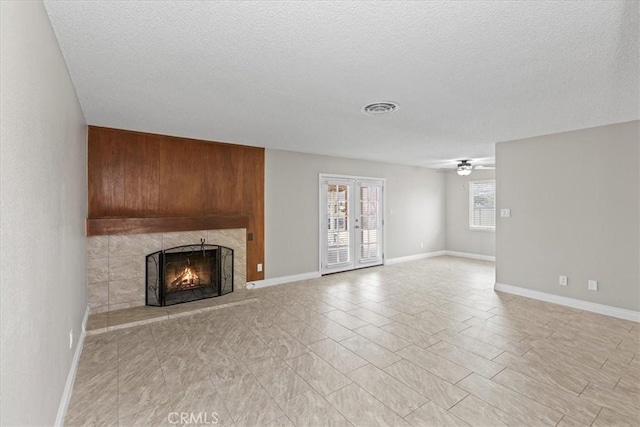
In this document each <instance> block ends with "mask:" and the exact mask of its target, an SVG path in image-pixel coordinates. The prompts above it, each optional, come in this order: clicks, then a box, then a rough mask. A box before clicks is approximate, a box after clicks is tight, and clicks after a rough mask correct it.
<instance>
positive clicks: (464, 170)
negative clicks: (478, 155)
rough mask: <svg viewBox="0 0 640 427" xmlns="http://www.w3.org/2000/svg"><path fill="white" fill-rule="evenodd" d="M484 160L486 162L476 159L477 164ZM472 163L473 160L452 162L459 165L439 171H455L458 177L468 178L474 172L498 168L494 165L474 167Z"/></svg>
mask: <svg viewBox="0 0 640 427" xmlns="http://www.w3.org/2000/svg"><path fill="white" fill-rule="evenodd" d="M482 160H484V159H476V160H475V161H476V162H477V161H482ZM472 161H473V160H472V159H464V160H462V159H461V160H455V161H452V162H457V164H456V165H455V166H451V167H444V168H440V169H439V170H441V171H449V170H455V171H456V173H457V174H458V175H460V176H467V175H469V174H470V173H471V172H472V171H473V170H482V169H495V168H496V167H495V166H494V165H473V164H471V162H472ZM454 164H455V163H454Z"/></svg>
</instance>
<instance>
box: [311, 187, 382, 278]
mask: <svg viewBox="0 0 640 427" xmlns="http://www.w3.org/2000/svg"><path fill="white" fill-rule="evenodd" d="M320 184H321V185H320V241H321V248H320V250H321V259H320V263H321V268H320V271H321V273H322V274H329V273H337V272H340V271H346V270H353V269H354V268H361V267H369V266H373V265H379V264H382V263H383V261H384V259H383V252H382V249H383V242H382V237H383V223H384V222H383V219H382V214H383V212H384V210H383V205H382V204H383V188H384V181H382V180H380V181H378V180H366V179H357V178H351V177H329V178H323V177H322V176H321V181H320Z"/></svg>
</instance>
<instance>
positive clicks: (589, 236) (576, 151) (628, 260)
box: [496, 121, 640, 310]
mask: <svg viewBox="0 0 640 427" xmlns="http://www.w3.org/2000/svg"><path fill="white" fill-rule="evenodd" d="M639 123H640V122H638V121H635V122H627V123H621V124H616V125H610V126H602V127H596V128H591V129H584V130H579V131H573V132H565V133H560V134H555V135H548V136H542V137H536V138H529V139H523V140H519V141H511V142H504V143H499V144H497V146H496V157H497V171H496V172H497V174H496V175H497V186H498V187H497V208H498V209H499V208H510V209H511V217H510V218H500V217H499V216H498V228H497V233H496V238H497V240H496V257H497V264H496V268H497V281H498V282H499V283H504V284H508V285H513V286H519V287H523V288H528V289H533V290H536V291H541V292H547V293H550V294H557V295H561V296H566V297H570V298H577V299H581V300H585V301H590V302H595V303H600V304H605V305H610V306H614V307H619V308H624V309H630V310H640V272H639V270H638V264H639V261H638V260H639V259H640V251H639V236H638V235H639V228H640V204H639V202H640V201H639V190H638V186H639V185H640V178H639V174H638V168H639V167H640V163H639V161H638V159H639V153H638V151H639V145H640V132H639ZM559 275H566V276H568V277H569V286H567V287H564V286H559V285H558V276H559ZM589 279H594V280H598V281H599V290H598V291H597V292H594V291H589V290H587V280H589Z"/></svg>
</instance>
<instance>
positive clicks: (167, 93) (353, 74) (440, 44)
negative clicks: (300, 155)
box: [45, 0, 640, 166]
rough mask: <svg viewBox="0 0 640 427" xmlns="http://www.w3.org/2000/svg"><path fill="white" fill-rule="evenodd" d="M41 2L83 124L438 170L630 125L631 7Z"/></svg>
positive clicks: (634, 83)
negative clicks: (377, 109)
mask: <svg viewBox="0 0 640 427" xmlns="http://www.w3.org/2000/svg"><path fill="white" fill-rule="evenodd" d="M45 3H46V7H47V10H48V12H49V15H50V18H51V21H52V23H53V27H54V29H55V32H56V35H57V37H58V40H59V42H60V46H61V49H62V52H63V54H64V56H65V59H66V61H67V64H68V67H69V71H70V73H71V77H72V79H73V82H74V84H75V87H76V90H77V92H78V96H79V98H80V103H81V105H82V108H83V110H84V113H85V116H86V119H87V121H88V123H89V124H92V125H100V126H109V127H116V128H123V129H134V130H141V131H147V132H154V133H161V134H168V135H177V136H186V137H193V138H202V139H207V140H215V141H227V142H234V143H240V144H247V145H256V146H263V147H267V148H275V149H284V150H294V151H303V152H310V153H318V154H330V155H337V156H342V157H352V158H363V159H374V160H380V161H385V162H391V163H402V164H413V165H422V166H440V165H441V164H442V161H444V160H447V159H459V158H477V157H483V158H486V157H488V158H492V157H493V155H494V144H495V143H496V142H499V141H505V140H511V139H517V138H524V137H529V136H535V135H542V134H549V133H555V132H561V131H566V130H573V129H580V128H587V127H592V126H598V125H604V124H610V123H616V122H623V121H628V120H634V119H638V118H639V117H640V114H639V88H638V87H639V79H640V76H639V62H638V56H639V55H638V53H639V49H640V45H639V42H638V38H639V19H638V2H637V1H613V0H607V1H580V2H578V1H575V2H564V1H530V2H499V1H474V2H464V1H456V2H453V1H451V2H440V1H429V2H428V1H424V2H257V1H256V2H212V1H208V2H185V1H120V2H116V1H46V2H45ZM375 101H395V102H397V103H398V104H399V105H400V108H399V109H398V110H397V111H396V112H394V113H392V114H390V115H387V116H368V115H365V114H363V113H362V112H361V109H362V107H363V106H364V105H365V104H368V103H372V102H375ZM487 163H491V160H490V159H489V160H488V161H487Z"/></svg>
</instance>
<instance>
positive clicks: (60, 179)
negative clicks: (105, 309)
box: [0, 1, 87, 426]
mask: <svg viewBox="0 0 640 427" xmlns="http://www.w3.org/2000/svg"><path fill="white" fill-rule="evenodd" d="M0 7H1V9H0V15H1V25H0V27H1V47H0V51H1V54H0V57H1V65H0V67H1V68H2V73H1V77H0V86H1V87H2V92H1V101H0V105H1V107H0V108H1V112H0V116H1V118H0V122H1V131H0V139H1V141H2V143H1V145H0V157H1V160H0V166H1V172H0V178H1V181H0V185H1V196H0V208H1V210H2V216H1V218H0V237H1V241H0V268H1V270H0V309H1V312H2V313H1V315H0V316H1V317H0V319H1V323H2V326H1V331H2V335H1V336H2V343H1V344H0V351H1V352H2V359H1V361H0V371H1V374H0V377H1V379H0V393H1V400H2V401H1V403H0V410H1V415H0V424H2V425H6V426H9V425H52V424H53V423H54V421H55V419H56V413H57V411H58V406H59V404H60V401H61V397H62V393H63V389H64V386H65V382H66V379H67V375H68V373H69V370H70V366H71V361H72V357H73V354H74V351H75V346H76V344H75V343H77V342H78V338H79V335H80V330H81V322H82V318H83V316H84V313H85V309H86V279H85V275H86V269H85V236H84V223H85V218H86V213H87V210H86V204H87V194H86V186H87V173H86V155H87V153H86V125H85V120H84V117H83V115H82V112H81V110H80V106H79V104H78V100H77V98H76V93H75V90H74V88H73V86H72V83H71V80H70V78H69V74H68V72H67V68H66V65H65V62H64V60H63V58H62V54H61V53H60V50H59V48H58V44H57V41H56V38H55V37H54V34H53V30H52V28H51V24H50V22H49V18H48V16H47V13H46V11H45V8H44V5H43V4H42V2H40V1H24V2H19V1H16V2H5V1H3V2H1V6H0ZM72 329H73V334H74V348H73V349H69V331H70V330H72Z"/></svg>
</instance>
